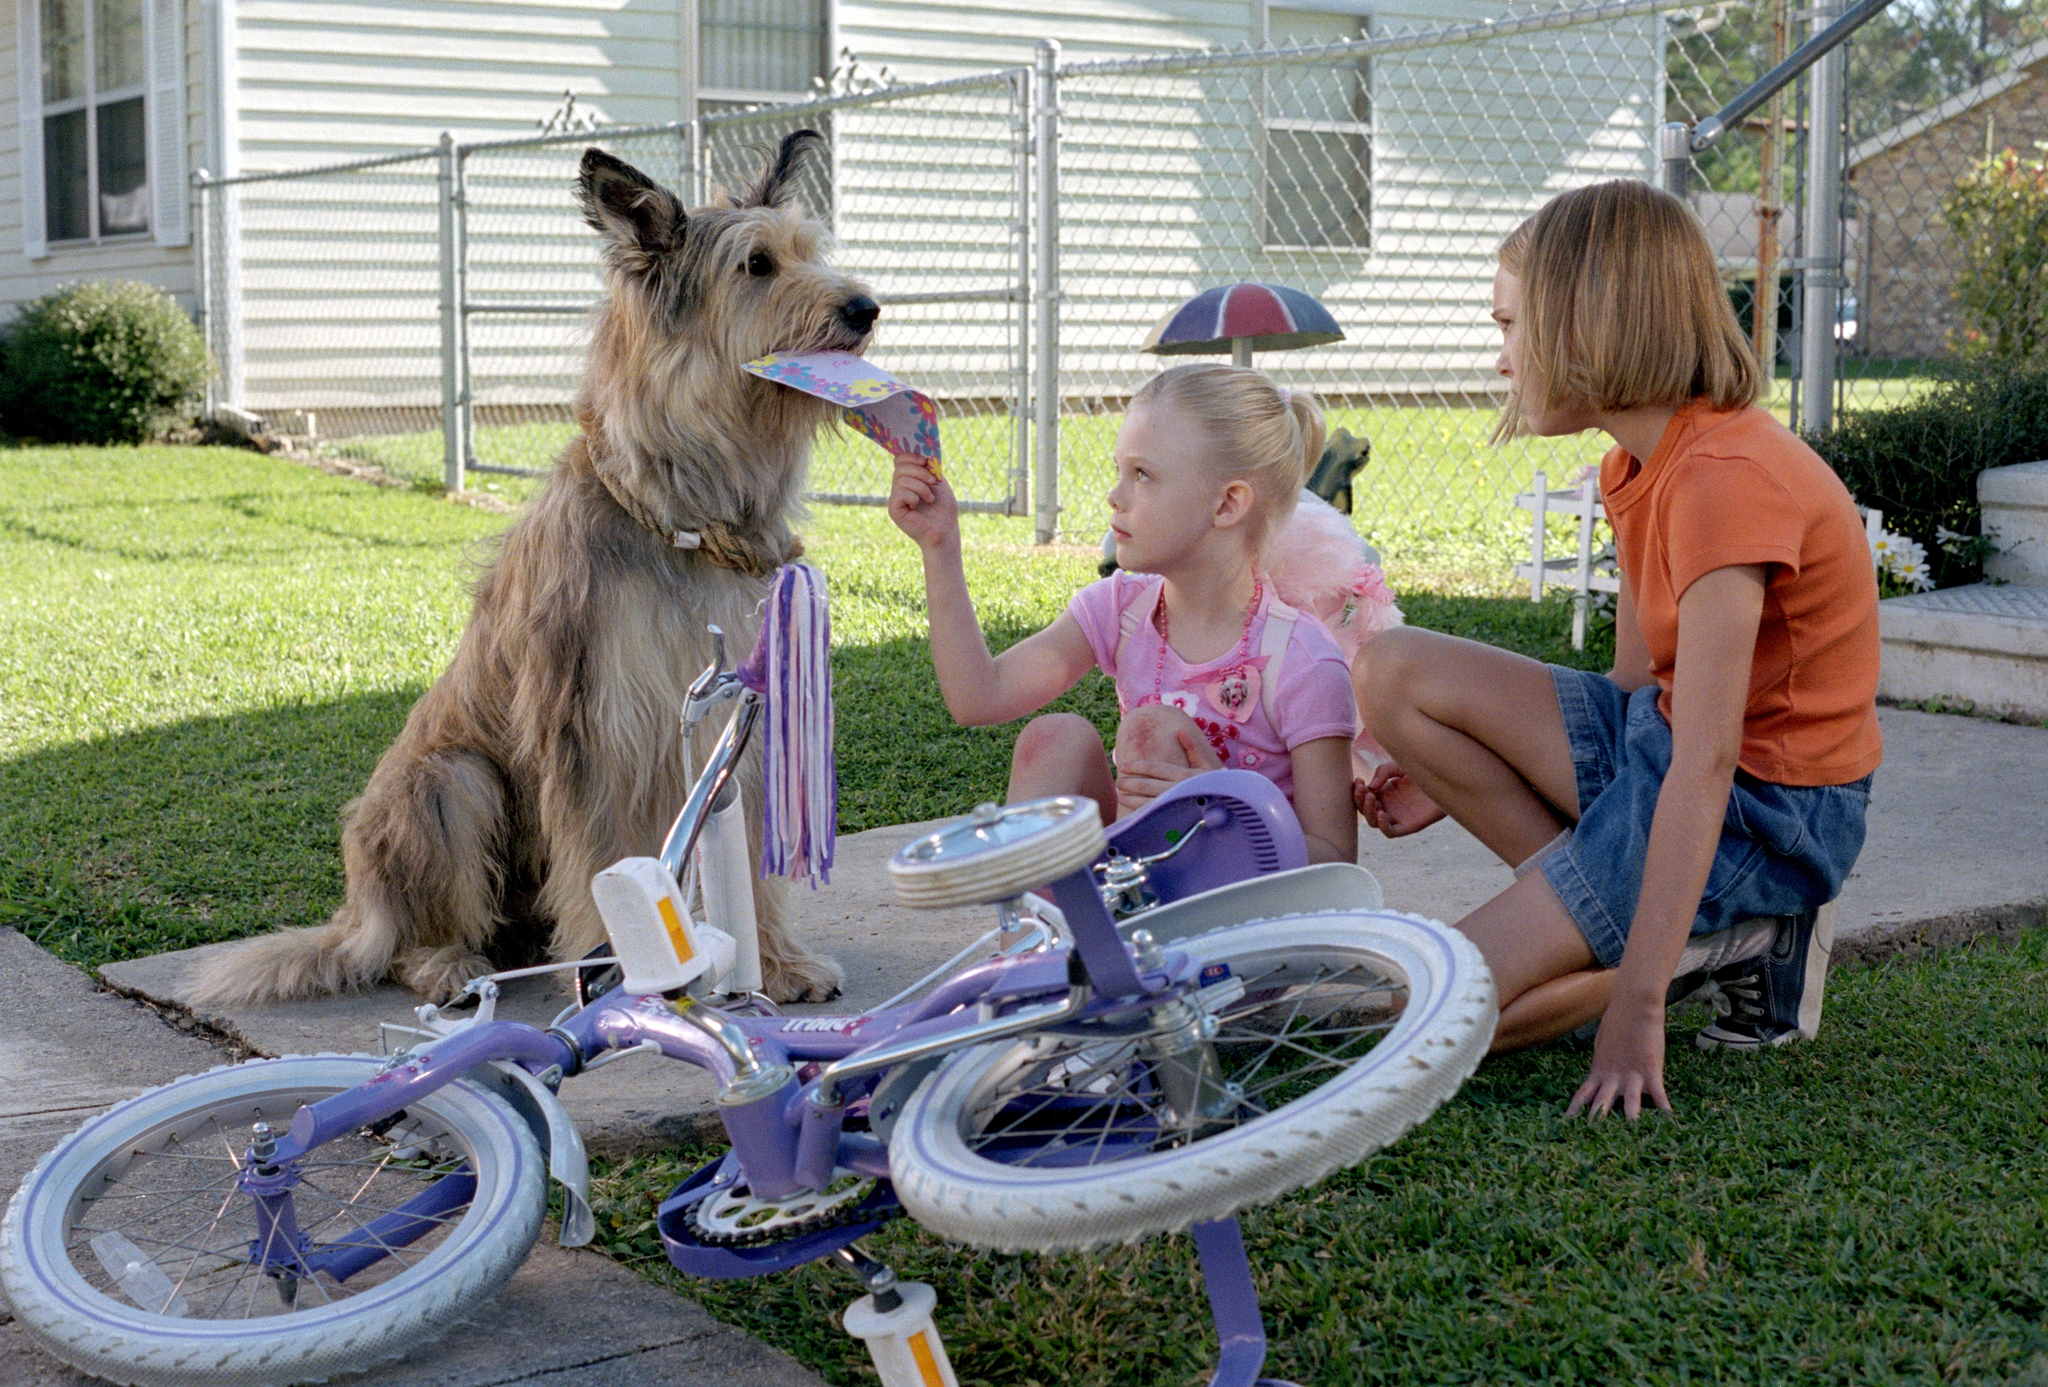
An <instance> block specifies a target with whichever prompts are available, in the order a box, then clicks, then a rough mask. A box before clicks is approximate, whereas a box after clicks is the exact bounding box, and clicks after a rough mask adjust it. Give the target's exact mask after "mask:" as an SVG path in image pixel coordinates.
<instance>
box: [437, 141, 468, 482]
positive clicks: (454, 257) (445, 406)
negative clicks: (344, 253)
mask: <svg viewBox="0 0 2048 1387" xmlns="http://www.w3.org/2000/svg"><path fill="white" fill-rule="evenodd" d="M457 157H458V156H457V154H456V149H455V136H453V135H451V134H449V133H448V132H447V131H446V130H443V131H442V132H441V175H440V202H441V249H440V256H441V476H442V481H443V483H444V484H445V485H446V486H447V488H448V490H450V491H461V490H462V489H463V475H462V474H463V467H464V465H465V464H466V462H467V461H468V444H469V440H468V439H467V438H466V437H464V433H465V430H464V428H463V424H464V422H465V420H464V400H463V396H464V394H465V393H466V392H465V389H464V385H465V383H464V381H463V378H462V376H463V371H462V366H463V350H462V336H463V334H462V274H461V269H460V264H459V258H458V257H459V255H460V250H459V241H460V236H459V235H458V232H457V227H456V189H457V181H458V172H457Z"/></svg>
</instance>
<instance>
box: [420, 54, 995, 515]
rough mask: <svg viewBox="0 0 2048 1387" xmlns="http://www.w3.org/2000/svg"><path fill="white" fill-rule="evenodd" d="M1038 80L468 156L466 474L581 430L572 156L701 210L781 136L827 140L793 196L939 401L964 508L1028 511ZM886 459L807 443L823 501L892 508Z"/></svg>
mask: <svg viewBox="0 0 2048 1387" xmlns="http://www.w3.org/2000/svg"><path fill="white" fill-rule="evenodd" d="M1026 94H1027V92H1026V88H1025V87H1024V86H1023V85H1022V83H1021V81H1020V80H1019V77H1018V75H1017V74H1014V73H994V74H989V75H987V76H981V77H975V78H970V79H967V80H963V81H956V82H948V83H942V84H937V85H934V86H927V87H919V88H912V89H903V90H882V91H875V92H867V93H859V94H850V95H847V96H842V97H837V98H833V99H829V100H821V101H814V102H807V103H804V104H802V105H798V106H782V107H771V108H767V109H759V110H742V111H729V112H720V113H718V114H715V115H711V116H707V117H705V118H704V119H703V120H702V121H701V122H698V123H690V122H684V123H678V124H675V125H665V126H659V127H653V128H645V129H632V130H601V131H597V132H592V133H585V134H575V135H566V136H556V137H553V138H549V139H541V140H517V141H501V142H495V143H491V144H481V145H469V146H463V147H460V148H458V150H457V152H456V160H457V165H458V169H459V176H460V180H461V189H462V209H463V215H462V240H461V245H460V246H459V248H458V251H457V254H458V257H459V259H460V263H461V265H462V270H463V276H464V279H465V281H466V289H465V295H464V304H465V313H464V317H465V319H466V329H465V339H466V340H465V343H464V356H465V357H466V360H467V363H468V366H467V370H468V375H467V386H468V391H467V393H468V397H469V409H468V412H469V417H470V428H471V430H472V433H471V448H472V455H473V457H474V458H475V461H474V462H473V463H471V464H470V465H471V466H474V467H477V468H479V469H482V470H486V471H491V470H499V469H504V468H514V469H520V468H524V469H533V468H540V467H545V466H546V465H547V463H548V461H549V460H550V459H551V458H552V457H553V456H554V454H555V453H556V452H558V451H560V448H561V446H562V444H563V443H565V442H566V441H567V440H568V437H569V435H570V433H571V432H572V431H573V429H574V427H575V425H574V422H573V421H572V419H571V418H570V413H569V399H570V397H571V395H572V393H573V392H574V389H575V384H576V378H577V376H578V374H579V372H580V370H581V347H582V344H581V334H582V326H583V323H584V320H585V317H586V316H587V312H588V309H589V307H590V305H591V303H593V302H594V301H595V299H596V297H597V295H598V293H599V292H600V289H601V284H600V280H599V274H598V268H597V264H596V257H595V256H594V254H593V253H592V252H593V246H592V241H591V233H590V232H589V230H588V229H587V228H586V227H585V226H584V224H583V219H582V215H581V213H580V212H579V211H578V210H577V208H576V204H575V201H574V198H573V196H572V190H573V188H574V183H575V176H576V165H577V160H578V158H579V157H580V156H581V154H582V151H583V149H584V148H585V147H586V146H588V145H591V144H597V145H600V146H602V147H603V148H605V149H606V150H608V151H609V152H610V153H612V154H614V155H616V156H617V157H619V158H621V159H624V160H625V161H626V162H628V163H630V164H633V165H634V166H635V167H637V168H640V169H641V170H643V171H644V172H646V173H647V174H649V175H650V176H652V177H654V178H655V179H656V180H658V181H660V182H662V183H664V184H666V185H667V186H669V187H671V188H674V189H676V190H678V191H679V192H680V193H682V194H683V195H684V197H685V198H686V200H688V201H691V202H701V201H705V200H708V199H710V198H712V197H715V196H718V195H719V194H721V193H723V192H738V191H740V190H743V189H745V188H746V187H747V186H748V185H750V184H752V183H753V182H754V181H755V180H756V179H757V178H758V177H759V176H760V174H761V171H762V168H763V165H764V161H765V160H766V159H767V158H768V157H769V156H771V155H772V154H773V152H774V149H775V147H776V146H777V144H778V143H779V142H780V141H781V139H782V137H783V136H784V135H786V134H788V133H790V132H791V131H794V130H798V129H804V128H812V129H817V130H819V131H821V132H823V133H824V134H825V135H826V136H827V139H828V142H829V148H830V150H831V158H830V162H829V164H828V165H825V166H822V167H821V166H813V167H812V168H811V169H810V170H809V171H808V172H807V173H806V174H805V177H804V181H803V183H802V184H801V186H800V190H799V196H800V198H801V200H802V201H803V202H804V203H805V204H806V205H807V207H808V208H809V210H810V211H812V212H813V213H814V214H816V215H817V216H818V217H819V219H820V220H821V221H822V222H823V223H824V224H825V225H826V226H828V227H829V228H830V229H831V230H832V232H833V235H834V239H835V241H836V242H837V246H836V251H835V255H836V258H837V260H838V261H839V262H840V263H841V264H843V265H845V266H846V267H847V268H849V269H850V270H852V271H853V272H854V273H856V274H857V275H859V276H860V277H861V278H862V279H864V280H866V281H867V282H868V284H869V285H870V286H871V287H872V288H873V290H874V292H875V297H876V299H877V300H878V301H879V302H880V303H881V304H882V309H883V313H882V324H881V327H880V329H879V335H878V338H877V346H876V348H875V350H876V351H877V352H879V353H882V354H884V355H886V358H887V360H888V362H889V365H890V366H891V368H892V369H894V370H896V371H898V372H899V373H901V374H903V375H905V376H906V377H908V378H910V379H912V380H915V381H916V382H917V383H918V384H919V386H920V387H921V388H923V389H924V390H926V391H928V392H929V393H930V394H931V395H932V396H933V397H934V398H935V399H936V401H937V402H938V405H939V409H940V413H941V421H942V427H943V429H944V434H945V440H946V448H947V455H948V459H949V462H950V463H951V467H950V472H949V475H950V476H951V477H952V479H953V481H954V484H955V486H956V487H957V488H958V489H959V492H960V494H961V496H962V497H963V498H965V499H966V500H967V501H968V503H970V504H972V505H975V506H978V507H984V508H989V509H995V510H1001V511H1012V510H1019V511H1020V510H1021V509H1022V508H1023V505H1024V500H1025V496H1024V490H1023V476H1022V473H1021V471H1020V470H1019V468H1018V466H1017V459H1018V458H1019V457H1020V456H1021V449H1022V442H1021V439H1020V435H1019V430H1020V427H1021V421H1022V420H1023V419H1024V417H1025V412H1026V411H1025V401H1026V400H1027V398H1028V392H1029V388H1030V385H1029V379H1028V376H1027V371H1026V363H1027V359H1028V358H1027V357H1026V354H1025V353H1026V351H1027V346H1028V343H1027V339H1026V337H1025V331H1026V322H1025V283H1026V281H1025V267H1024V263H1023V259H1022V257H1023V254H1024V247H1025V243H1024V226H1023V221H1024V216H1025V213H1024V199H1025V197H1026V196H1027V194H1028V184H1027V183H1026V180H1025V174H1024V169H1023V158H1024V151H1023V145H1022V134H1023V121H1024V106H1023V103H1024V100H1025V97H1026ZM887 475H888V469H887V462H886V459H883V458H881V457H880V456H879V455H878V454H876V453H875V452H874V449H873V447H872V446H871V445H868V444H865V443H863V442H861V441H860V440H858V439H857V438H854V437H851V436H846V437H837V436H831V435H827V436H825V437H822V438H820V439H819V441H818V444H817V446H816V447H815V449H814V450H813V461H812V469H811V484H812V488H813V492H814V495H815V496H816V497H817V498H818V499H822V500H828V501H851V502H866V503H873V502H877V501H880V500H883V499H885V493H886V490H887V488H886V480H887Z"/></svg>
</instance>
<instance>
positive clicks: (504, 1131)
mask: <svg viewBox="0 0 2048 1387" xmlns="http://www.w3.org/2000/svg"><path fill="white" fill-rule="evenodd" d="M379 1065H380V1061H379V1060H378V1059H377V1058H376V1057H375V1056H370V1055H319V1056H288V1057H285V1058H283V1059H276V1060H257V1061H253V1062H250V1063H247V1064H240V1065H228V1066H223V1067H221V1068H217V1069H213V1070H209V1071H206V1072H205V1073H201V1074H191V1075H187V1076H186V1077H184V1078H182V1079H178V1080H176V1081H174V1082H172V1083H169V1084H166V1085H164V1086H163V1087H161V1088H157V1089H152V1090H151V1091H149V1092H148V1093H144V1094H142V1095H140V1096H138V1097H135V1098H131V1099H129V1100H128V1101H127V1102H124V1103H120V1104H117V1105H115V1106H114V1107H113V1108H110V1109H109V1110H108V1111H106V1112H105V1113H102V1114H101V1115H99V1116H98V1117H95V1118H93V1119H92V1120H90V1121H88V1122H87V1123H85V1124H84V1125H83V1126H82V1127H80V1128H79V1129H78V1130H77V1131H76V1132H74V1133H73V1134H72V1135H71V1136H70V1137H68V1138H66V1139H65V1140H64V1141H63V1142H62V1143H61V1144H59V1145H58V1146H57V1147H56V1149H55V1150H53V1151H51V1152H50V1153H49V1154H48V1155H47V1156H45V1157H43V1159H42V1161H41V1162H40V1163H39V1164H38V1165H37V1166H36V1168H35V1170H34V1171H33V1172H31V1174H30V1175H29V1177H28V1179H26V1180H25V1181H23V1182H22V1186H21V1188H20V1189H19V1190H18V1191H17V1192H16V1193H15V1196H14V1198H13V1200H12V1201H11V1202H10V1203H9V1205H8V1207H7V1215H6V1220H5V1224H4V1227H0V1284H4V1286H5V1289H6V1292H7V1296H8V1299H9V1300H10V1302H11V1303H12V1305H13V1308H14V1313H15V1317H16V1318H17V1319H18V1320H19V1321H20V1323H21V1325H22V1327H23V1328H24V1329H25V1330H26V1331H27V1332H28V1334H29V1337H30V1338H31V1339H32V1340H33V1341H34V1342H35V1343H36V1344H38V1345H39V1346H40V1347H42V1348H43V1349H45V1350H47V1351H48V1352H49V1353H51V1354H52V1355H54V1356H55V1357H57V1358H60V1359H62V1360H63V1361H64V1362H66V1363H69V1364H71V1365H72V1366H73V1367H75V1368H78V1369H79V1370H80V1371H82V1372H86V1373H89V1374H92V1375H94V1376H97V1377H101V1378H105V1379H107V1380H108V1381H110V1382H115V1383H120V1384H124V1387H281V1384H287V1383H300V1382H324V1381H326V1380H327V1379H329V1378H331V1377H336V1376H340V1375H343V1374H348V1373H354V1372H360V1371H362V1370H363V1369H365V1368H368V1367H371V1366H374V1365H375V1364H377V1363H380V1362H383V1361H385V1360H388V1359H391V1358H396V1357H399V1356H401V1355H402V1354H404V1353H405V1352H406V1351H407V1350H409V1349H412V1348H415V1347H417V1346H418V1345H419V1344H421V1343H423V1342H425V1341H427V1340H429V1339H431V1338H433V1337H434V1336H435V1335H437V1334H439V1333H440V1332H441V1331H442V1330H444V1329H446V1328H448V1327H450V1326H452V1325H453V1324H454V1323H455V1322H457V1321H458V1320H459V1319H460V1318H461V1316H462V1315H463V1313H464V1312H465V1311H467V1310H468V1309H470V1308H471V1307H473V1306H475V1305H477V1304H478V1303H479V1302H481V1301H483V1300H485V1299H487V1298H488V1297H490V1296H491V1295H494V1294H495V1293H496V1292H497V1291H498V1290H499V1289H500V1288H501V1287H503V1285H504V1284H505V1282H506V1281H508V1280H510V1279H511V1276H512V1274H513V1272H514V1271H516V1270H517V1269H518V1267H519V1264H520V1263H521V1262H523V1261H524V1260H525V1258H526V1254H527V1252H528V1251H529V1250H530V1249H531V1248H532V1246H533V1242H534V1239H535V1238H536V1237H537V1236H538V1235H539V1232H540V1226H541V1220H542V1218H543V1216H544V1215H545V1213H546V1211H547V1185H546V1178H545V1163H544V1162H543V1160H542V1157H541V1151H540V1145H539V1142H538V1141H537V1140H536V1139H535V1138H534V1135H533V1132H532V1130H531V1129H530V1128H529V1127H528V1126H527V1124H526V1122H525V1121H524V1119H522V1118H521V1117H520V1116H519V1115H518V1113H517V1112H515V1111H514V1110H513V1109H512V1107H511V1106H510V1105H509V1104H507V1103H506V1102H504V1101H503V1100H502V1099H500V1098H498V1097H497V1096H495V1095H493V1094H491V1093H488V1092H486V1091H485V1090H484V1089H482V1088H480V1087H478V1086H477V1085H475V1084H472V1083H468V1082H465V1081H461V1080H458V1081H456V1082H454V1083H451V1084H449V1085H447V1086H446V1087H444V1088H441V1089H438V1090H436V1091H435V1092H433V1093H430V1094H428V1095H426V1096H425V1097H423V1098H421V1099H419V1100H417V1101H415V1102H413V1103H410V1104H408V1105H407V1108H406V1112H407V1113H408V1115H409V1116H410V1117H412V1118H413V1119H415V1120H416V1121H418V1122H419V1123H420V1124H421V1125H422V1127H424V1128H426V1129H428V1130H433V1131H436V1133H437V1135H440V1136H442V1137H443V1138H444V1139H453V1140H454V1141H455V1142H456V1143H457V1149H461V1148H462V1147H466V1148H467V1149H466V1150H465V1151H463V1155H464V1157H465V1160H466V1162H467V1164H468V1165H469V1166H470V1167H471V1169H472V1170H473V1172H474V1174H475V1176H476V1181H477V1184H476V1192H475V1195H474V1196H473V1198H472V1200H471V1201H470V1203H469V1205H468V1206H467V1209H466V1211H464V1212H463V1213H462V1214H461V1216H460V1221H459V1222H455V1223H454V1224H453V1225H452V1227H451V1229H450V1232H449V1235H448V1236H447V1237H446V1238H445V1239H444V1240H443V1241H442V1242H441V1243H440V1244H439V1245H438V1246H436V1247H434V1248H433V1249H432V1250H431V1251H429V1252H427V1253H426V1254H425V1255H424V1256H422V1257H421V1258H420V1259H419V1260H418V1261H416V1262H414V1263H412V1264H411V1265H410V1266H408V1267H407V1268H406V1269H405V1270H403V1271H402V1272H399V1273H398V1274H396V1275H393V1276H391V1277H390V1279H388V1280H384V1281H382V1282H381V1283H379V1284H377V1285H376V1286H375V1287H374V1288H373V1289H371V1290H369V1291H367V1292H365V1293H364V1294H361V1295H358V1296H352V1297H350V1298H348V1299H344V1300H341V1301H338V1302H333V1303H330V1304H326V1305H323V1306H319V1307H309V1308H305V1309H295V1310H293V1311H291V1312H289V1313H281V1314H274V1315H266V1316H262V1317H260V1318H251V1319H243V1320H236V1321H231V1322H226V1323H223V1322H218V1321H213V1320H203V1319H194V1318H189V1317H179V1316H172V1315H161V1314H152V1313H150V1312H148V1311H146V1310H143V1309H140V1308H138V1307H137V1306H136V1305H135V1304H133V1303H131V1302H130V1301H129V1300H128V1299H126V1298H123V1297H121V1296H118V1295H115V1294H111V1293H109V1291H107V1290H102V1289H100V1288H97V1287H95V1286H94V1285H92V1284H91V1282H90V1281H89V1279H88V1276H87V1275H85V1274H81V1272H80V1270H79V1266H78V1264H77V1263H75V1262H74V1255H76V1256H78V1257H79V1258H80V1259H81V1260H82V1259H83V1257H84V1256H85V1255H86V1254H85V1253H84V1249H83V1245H82V1244H81V1245H80V1247H79V1248H78V1249H77V1251H76V1252H75V1253H74V1251H72V1250H68V1249H67V1244H68V1243H69V1242H70V1238H71V1235H72V1233H73V1231H74V1230H73V1224H74V1221H75V1220H78V1219H79V1218H80V1217H81V1216H82V1213H83V1210H84V1209H85V1207H86V1205H85V1199H86V1197H87V1192H88V1191H89V1190H92V1189H95V1188H103V1187H104V1186H105V1185H106V1184H107V1183H108V1182H109V1179H110V1178H111V1179H116V1180H118V1179H121V1178H124V1177H125V1176H126V1175H127V1167H128V1165H129V1164H130V1163H131V1162H132V1161H133V1160H135V1159H136V1157H134V1156H133V1155H132V1154H131V1153H133V1152H134V1151H135V1150H136V1148H137V1147H138V1146H147V1144H148V1143H150V1142H152V1141H182V1137H181V1136H180V1135H179V1133H180V1131H181V1129H182V1130H183V1132H184V1134H185V1135H190V1134H192V1133H193V1132H195V1131H197V1130H198V1128H197V1127H196V1126H195V1124H198V1123H201V1122H205V1121H213V1122H214V1123H215V1125H216V1126H217V1127H219V1126H220V1122H219V1117H220V1115H223V1114H239V1113H243V1112H244V1111H245V1110H248V1109H250V1108H252V1107H260V1108H262V1109H263V1110H264V1113H265V1116H264V1120H266V1121H272V1123H273V1126H275V1127H276V1128H277V1130H278V1131H279V1133H280V1134H282V1132H283V1129H284V1127H285V1126H287V1125H289V1123H290V1121H291V1113H290V1112H284V1113H281V1114H280V1115H279V1116H280V1117H281V1119H282V1120H281V1121H277V1120H274V1119H273V1118H272V1117H270V1116H269V1115H268V1107H269V1105H270V1104H273V1103H276V1104H282V1103H284V1102H290V1101H292V1100H293V1099H304V1098H307V1097H315V1096H322V1095H324V1094H325V1093H331V1092H340V1091H342V1090H344V1089H347V1088H352V1087H354V1086H355V1085H356V1084H358V1083H361V1082H362V1081H363V1080H365V1079H367V1078H369V1077H370V1076H371V1075H373V1074H375V1073H376V1072H377V1069H378V1067H379ZM220 1130H222V1131H225V1130H226V1129H225V1127H220ZM244 1130H245V1131H246V1129H244ZM323 1149H324V1148H323ZM318 1154H319V1153H318V1152H316V1153H315V1155H316V1156H317V1155H318ZM351 1178H352V1176H351ZM368 1183H369V1182H368V1181H367V1180H366V1181H365V1182H364V1184H365V1187H366V1188H367V1186H368ZM223 1194H224V1191H223ZM235 1199H236V1200H237V1201H239V1202H241V1203H242V1204H243V1205H244V1206H245V1207H246V1199H245V1197H244V1196H240V1195H237V1196H235ZM372 1207H375V1206H374V1205H373V1206H372ZM217 1221H218V1220H217ZM209 1231H211V1230H209ZM229 1236H230V1230H223V1231H222V1232H221V1234H220V1237H221V1238H222V1239H223V1246H226V1245H228V1244H227V1243H226V1241H225V1239H227V1238H228V1237H229ZM139 1245H140V1244H138V1246H139ZM194 1260H195V1262H196V1260H197V1259H196V1258H195V1259H194ZM385 1260H386V1261H394V1262H395V1261H401V1260H402V1259H397V1258H387V1259H385ZM166 1274H167V1275H168V1272H167V1273H166ZM258 1286H260V1283H256V1285H252V1288H251V1297H252V1303H253V1297H254V1295H255V1294H256V1289H257V1287H258ZM310 1294H312V1292H309V1291H301V1292H300V1295H301V1296H302V1297H304V1296H308V1295H310Z"/></svg>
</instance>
